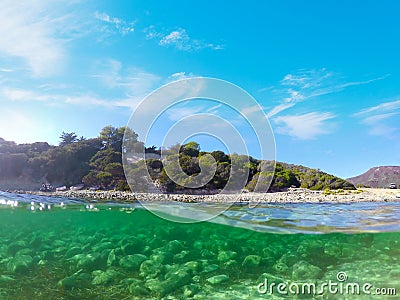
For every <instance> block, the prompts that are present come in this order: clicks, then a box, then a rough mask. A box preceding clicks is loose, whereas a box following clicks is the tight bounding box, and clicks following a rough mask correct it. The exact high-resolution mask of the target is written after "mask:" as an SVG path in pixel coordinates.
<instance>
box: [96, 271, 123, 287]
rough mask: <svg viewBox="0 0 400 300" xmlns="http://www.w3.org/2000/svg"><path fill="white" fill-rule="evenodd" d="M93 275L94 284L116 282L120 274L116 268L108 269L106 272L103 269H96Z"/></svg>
mask: <svg viewBox="0 0 400 300" xmlns="http://www.w3.org/2000/svg"><path fill="white" fill-rule="evenodd" d="M92 275H93V280H92V284H94V285H108V284H111V283H113V282H115V281H116V278H117V277H118V275H119V274H118V272H117V271H115V270H107V271H105V272H104V271H101V270H96V271H93V273H92Z"/></svg>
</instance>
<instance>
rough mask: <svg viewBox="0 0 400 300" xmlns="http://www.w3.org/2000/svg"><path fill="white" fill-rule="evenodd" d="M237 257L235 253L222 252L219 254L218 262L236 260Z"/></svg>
mask: <svg viewBox="0 0 400 300" xmlns="http://www.w3.org/2000/svg"><path fill="white" fill-rule="evenodd" d="M236 256H237V253H236V252H235V251H220V252H219V253H218V257H217V259H218V261H219V262H225V261H228V260H231V259H234V258H235V257H236Z"/></svg>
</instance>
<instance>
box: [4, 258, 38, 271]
mask: <svg viewBox="0 0 400 300" xmlns="http://www.w3.org/2000/svg"><path fill="white" fill-rule="evenodd" d="M32 263H33V259H32V257H31V256H30V255H19V256H17V257H14V258H12V259H10V260H9V261H8V263H7V270H8V271H9V272H10V273H24V272H26V271H27V270H28V269H29V268H30V267H31V266H32Z"/></svg>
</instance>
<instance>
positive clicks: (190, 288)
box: [183, 283, 201, 298]
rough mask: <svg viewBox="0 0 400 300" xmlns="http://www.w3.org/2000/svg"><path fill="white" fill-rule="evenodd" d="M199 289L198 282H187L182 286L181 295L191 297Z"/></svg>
mask: <svg viewBox="0 0 400 300" xmlns="http://www.w3.org/2000/svg"><path fill="white" fill-rule="evenodd" d="M200 290H201V286H200V285H198V284H194V283H191V284H188V285H185V286H184V287H183V296H184V297H185V298H191V297H193V296H194V295H196V294H197V293H198V292H199V291H200Z"/></svg>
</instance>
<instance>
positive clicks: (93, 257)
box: [77, 253, 106, 271]
mask: <svg viewBox="0 0 400 300" xmlns="http://www.w3.org/2000/svg"><path fill="white" fill-rule="evenodd" d="M105 266H106V261H103V258H102V257H101V255H100V254H98V253H93V254H87V255H83V256H82V257H81V258H80V259H79V260H78V263H77V267H78V268H79V269H84V270H90V271H92V270H98V269H103V268H104V267H105Z"/></svg>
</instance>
